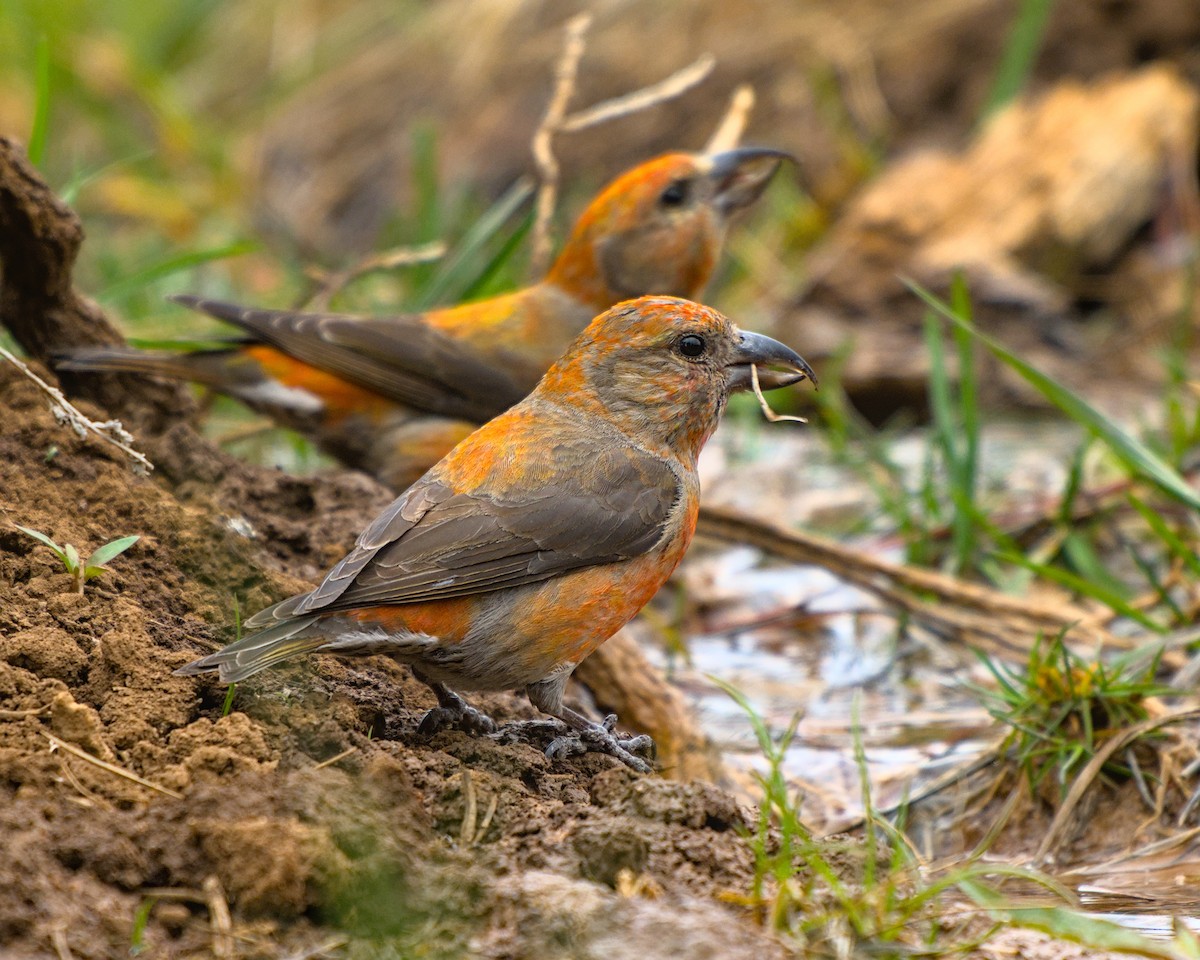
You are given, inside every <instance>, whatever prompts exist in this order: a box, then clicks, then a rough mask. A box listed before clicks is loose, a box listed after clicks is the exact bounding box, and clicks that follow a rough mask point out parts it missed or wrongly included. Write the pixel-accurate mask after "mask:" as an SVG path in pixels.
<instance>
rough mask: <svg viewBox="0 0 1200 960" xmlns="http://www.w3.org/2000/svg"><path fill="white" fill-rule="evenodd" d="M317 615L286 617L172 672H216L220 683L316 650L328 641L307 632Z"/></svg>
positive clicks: (238, 678) (246, 675)
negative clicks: (287, 618)
mask: <svg viewBox="0 0 1200 960" xmlns="http://www.w3.org/2000/svg"><path fill="white" fill-rule="evenodd" d="M319 619H320V617H301V618H299V619H296V620H285V621H283V622H282V623H279V624H276V625H275V626H273V627H268V628H267V629H266V630H260V631H259V632H258V633H253V634H251V635H250V636H248V637H243V638H242V639H241V640H238V641H236V642H235V643H231V644H230V645H229V646H227V647H224V648H222V649H221V650H218V651H217V652H216V653H210V654H209V655H208V656H207V657H201V658H200V659H199V660H194V661H192V662H191V663H189V664H186V665H185V666H182V667H180V668H179V669H178V670H176V671H175V673H176V675H177V676H181V677H192V676H195V675H196V674H200V673H211V672H212V671H214V670H215V671H217V674H218V675H219V676H220V678H221V681H222V682H223V683H237V682H238V681H239V680H245V679H246V678H247V677H250V676H253V675H254V674H256V673H258V672H259V671H260V670H265V669H266V668H267V667H273V666H275V664H277V663H281V662H283V661H284V660H290V659H292V658H293V657H299V656H303V655H304V654H307V653H315V652H316V651H317V650H319V649H321V647H323V646H325V644H326V643H328V642H329V639H328V637H326V636H325V635H324V634H323V633H307V632H306V631H307V630H308V629H309V628H310V627H312V625H313V624H315V623H316V622H317V621H318V620H319Z"/></svg>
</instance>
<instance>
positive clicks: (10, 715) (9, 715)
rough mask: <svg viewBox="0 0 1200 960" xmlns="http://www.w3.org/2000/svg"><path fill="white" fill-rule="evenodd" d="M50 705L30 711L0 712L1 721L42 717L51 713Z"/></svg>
mask: <svg viewBox="0 0 1200 960" xmlns="http://www.w3.org/2000/svg"><path fill="white" fill-rule="evenodd" d="M50 709H51V708H50V704H48V703H47V704H46V705H45V706H41V707H33V708H32V709H30V710H0V720H21V719H24V718H25V717H40V716H42V715H43V714H47V713H49V712H50Z"/></svg>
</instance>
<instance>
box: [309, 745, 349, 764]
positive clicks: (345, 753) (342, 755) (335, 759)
mask: <svg viewBox="0 0 1200 960" xmlns="http://www.w3.org/2000/svg"><path fill="white" fill-rule="evenodd" d="M357 749H358V747H351V748H350V749H349V750H343V751H342V752H341V753H339V754H338V755H337V756H334V757H330V758H329V759H328V760H322V761H321V762H320V763H318V764H317V765H316V766H315V767H313V769H314V770H323V769H324V768H325V767H330V766H333V764H335V763H337V762H338V761H339V760H345V759H346V758H347V757H348V756H350V754H352V753H354V751H355V750H357Z"/></svg>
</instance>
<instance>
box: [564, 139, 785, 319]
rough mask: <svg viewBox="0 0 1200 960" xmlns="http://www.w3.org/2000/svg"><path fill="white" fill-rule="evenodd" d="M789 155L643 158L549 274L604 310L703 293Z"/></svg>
mask: <svg viewBox="0 0 1200 960" xmlns="http://www.w3.org/2000/svg"><path fill="white" fill-rule="evenodd" d="M785 159H792V157H791V156H790V155H789V154H787V153H784V152H783V151H781V150H774V149H771V148H768V147H741V148H739V149H736V150H727V151H724V152H721V153H712V154H698V153H669V154H666V155H664V156H661V157H657V158H656V159H654V160H649V161H647V162H646V163H643V164H641V165H640V166H637V167H634V168H633V169H632V170H629V171H627V172H626V173H624V174H622V175H621V176H619V177H618V178H617V179H616V180H614V181H613V182H612V183H610V184H609V185H608V186H607V187H606V188H605V189H604V191H603V192H602V193H601V194H600V195H599V196H598V197H596V199H595V200H593V201H592V203H591V204H590V205H589V206H588V208H587V209H586V210H585V211H584V212H583V214H582V215H581V216H580V218H579V220H578V221H577V222H576V224H575V227H574V229H573V230H572V231H571V235H570V237H569V238H568V239H567V242H566V244H565V246H564V247H563V250H562V253H561V254H559V257H558V259H557V260H556V261H555V263H554V266H553V267H552V268H551V270H550V272H549V274H548V275H547V277H546V279H547V281H548V282H550V283H553V284H554V285H556V286H558V287H560V288H561V289H563V290H566V291H567V292H568V293H571V294H572V295H573V296H575V297H577V298H579V299H581V300H583V301H585V302H586V303H588V304H590V305H592V306H594V307H595V308H596V309H600V310H602V309H605V308H607V307H609V306H611V305H612V304H613V303H616V302H617V301H618V300H623V299H626V298H628V297H640V296H644V295H646V294H654V293H657V294H664V295H669V296H678V297H688V298H695V297H698V296H699V295H700V292H701V291H702V290H703V289H704V285H705V284H706V283H707V282H708V279H709V277H710V276H711V275H712V272H713V269H714V267H715V266H716V262H717V257H718V256H719V254H720V252H721V244H722V242H723V241H724V238H725V228H726V226H727V225H728V222H729V219H730V218H731V217H732V216H733V214H735V213H737V212H738V211H739V210H742V209H744V208H746V207H748V206H750V205H751V204H752V203H754V201H755V200H757V199H758V198H759V197H760V196H761V195H762V192H763V191H764V190H765V189H766V187H767V184H768V182H769V181H770V179H771V177H772V176H773V175H774V173H775V171H776V170H777V169H778V168H779V165H780V163H781V162H782V161H783V160H785Z"/></svg>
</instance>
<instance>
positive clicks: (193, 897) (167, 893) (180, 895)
mask: <svg viewBox="0 0 1200 960" xmlns="http://www.w3.org/2000/svg"><path fill="white" fill-rule="evenodd" d="M141 894H142V896H143V897H154V898H155V899H157V900H190V901H192V902H193V903H207V902H208V894H207V893H205V892H204V891H203V890H197V889H196V888H195V887H146V888H145V889H143V890H142V891H141Z"/></svg>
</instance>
